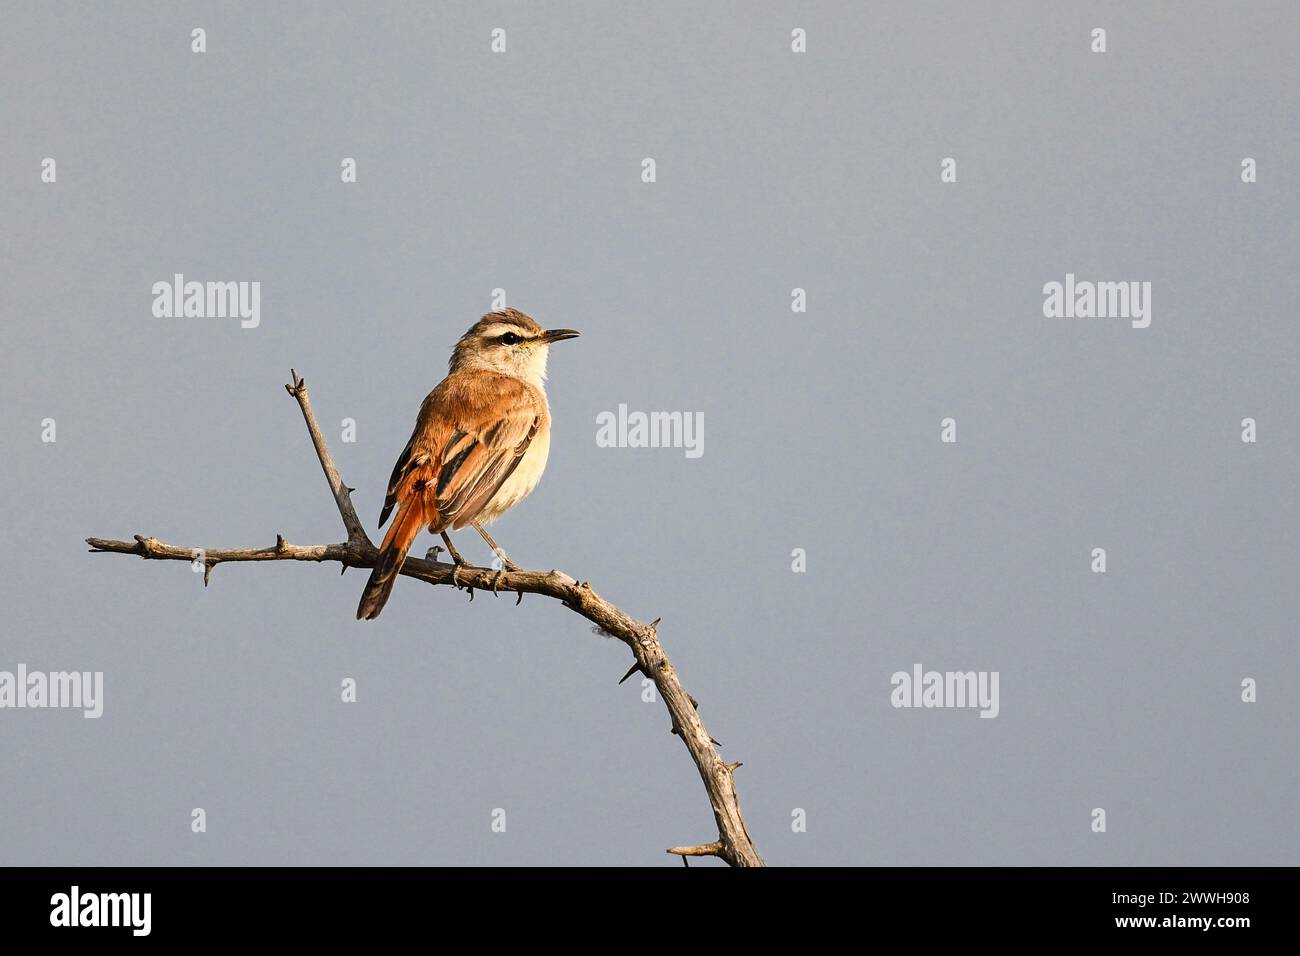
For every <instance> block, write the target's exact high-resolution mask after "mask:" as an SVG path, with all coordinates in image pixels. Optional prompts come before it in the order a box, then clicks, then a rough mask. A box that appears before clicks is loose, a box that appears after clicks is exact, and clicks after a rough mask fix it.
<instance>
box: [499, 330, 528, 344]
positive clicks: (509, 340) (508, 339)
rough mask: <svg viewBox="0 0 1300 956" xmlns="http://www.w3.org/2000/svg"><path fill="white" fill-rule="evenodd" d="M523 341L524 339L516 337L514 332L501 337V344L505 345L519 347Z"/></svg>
mask: <svg viewBox="0 0 1300 956" xmlns="http://www.w3.org/2000/svg"><path fill="white" fill-rule="evenodd" d="M522 341H523V339H521V338H520V337H519V336H517V335H515V333H513V332H507V333H506V334H505V335H503V336H501V342H502V344H504V345H518V344H519V343H520V342H522Z"/></svg>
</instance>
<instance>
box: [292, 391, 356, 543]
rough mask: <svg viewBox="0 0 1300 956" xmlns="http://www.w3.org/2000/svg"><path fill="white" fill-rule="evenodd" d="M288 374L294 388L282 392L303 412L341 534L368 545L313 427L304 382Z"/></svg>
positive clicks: (348, 491) (348, 495) (348, 490)
mask: <svg viewBox="0 0 1300 956" xmlns="http://www.w3.org/2000/svg"><path fill="white" fill-rule="evenodd" d="M289 374H290V375H292V376H293V384H292V385H286V386H285V387H284V390H285V391H286V392H288V393H289V394H290V395H292V396H293V397H294V398H296V399H297V400H298V407H299V408H301V409H302V417H303V420H304V421H305V422H306V423H307V432H308V434H310V435H311V443H312V444H313V445H315V446H316V457H317V458H319V459H320V466H321V469H322V470H323V471H324V472H325V480H326V481H328V482H329V485H330V491H331V492H332V493H333V495H334V503H335V504H337V505H338V508H339V516H340V517H342V518H343V530H344V531H346V532H347V533H348V541H349V542H361V541H364V542H365V543H366V544H370V537H369V536H368V535H367V534H366V529H365V528H364V527H362V525H361V519H360V518H358V517H357V510H356V508H354V507H352V489H351V488H349V487H348V486H347V485H345V484H343V479H342V478H340V477H339V470H338V469H337V468H335V467H334V459H332V458H331V457H330V452H329V448H327V447H326V446H325V437H324V436H323V435H322V434H321V432H320V426H319V425H317V424H316V416H315V415H314V414H312V410H311V402H310V401H308V400H307V380H306V379H304V378H302V377H301V376H299V375H298V370H297V369H294V368H291V369H289Z"/></svg>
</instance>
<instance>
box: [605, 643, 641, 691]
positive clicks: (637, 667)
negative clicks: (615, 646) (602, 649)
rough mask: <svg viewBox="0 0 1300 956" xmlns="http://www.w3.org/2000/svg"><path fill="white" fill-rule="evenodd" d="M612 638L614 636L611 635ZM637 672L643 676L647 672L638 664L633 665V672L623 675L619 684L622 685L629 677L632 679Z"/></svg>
mask: <svg viewBox="0 0 1300 956" xmlns="http://www.w3.org/2000/svg"><path fill="white" fill-rule="evenodd" d="M611 636H612V635H611ZM637 671H641V673H642V674H645V671H644V670H643V669H642V667H641V665H640V664H639V663H637V664H633V665H632V668H631V670H629V671H628V672H627V673H626V674H624V675H623V677H622V679H621V680H619V683H620V684H622V683H623V681H625V680H627V679H628V678H629V677H631V676H632V675H633V674H635V673H636V672H637ZM646 676H647V677H649V676H650V675H649V674H646Z"/></svg>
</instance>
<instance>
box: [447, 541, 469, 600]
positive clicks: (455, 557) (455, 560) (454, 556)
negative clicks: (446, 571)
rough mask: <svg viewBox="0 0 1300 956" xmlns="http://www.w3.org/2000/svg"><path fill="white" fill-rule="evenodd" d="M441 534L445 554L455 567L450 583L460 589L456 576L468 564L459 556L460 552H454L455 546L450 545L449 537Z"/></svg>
mask: <svg viewBox="0 0 1300 956" xmlns="http://www.w3.org/2000/svg"><path fill="white" fill-rule="evenodd" d="M441 534H442V540H443V543H444V544H446V545H447V553H448V554H450V555H451V563H452V564H454V565H455V567H454V568H452V570H451V583H452V584H454V585H455V586H456V587H460V581H459V579H457V577H456V575H457V574H459V573H460V569H461V568H463V567H468V566H469V562H468V561H466V560H465V559H464V558H462V557H461V556H460V552H459V551H457V550H456V546H455V545H454V544H452V543H451V535H449V534H447V532H445V531H443V532H441Z"/></svg>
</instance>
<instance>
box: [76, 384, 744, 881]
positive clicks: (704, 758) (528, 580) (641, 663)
mask: <svg viewBox="0 0 1300 956" xmlns="http://www.w3.org/2000/svg"><path fill="white" fill-rule="evenodd" d="M292 375H293V383H292V384H291V385H286V386H285V389H286V390H287V391H288V392H289V394H290V395H292V396H293V397H294V398H295V399H297V401H298V406H299V407H300V408H301V409H302V416H303V420H304V421H305V422H306V423H307V431H308V433H309V434H310V435H311V440H312V444H313V445H315V446H316V455H317V457H318V458H319V459H320V464H321V469H322V470H323V471H324V472H325V478H326V480H328V482H329V486H330V491H331V493H332V494H333V495H334V501H335V504H336V505H337V506H338V510H339V515H340V517H342V519H343V527H344V530H345V531H346V532H347V540H346V541H344V542H342V543H341V544H313V545H297V544H290V543H289V542H288V541H286V540H285V539H284V538H283V537H282V536H280V535H277V536H276V541H275V544H274V545H272V546H270V547H266V548H235V549H218V548H182V547H176V546H174V545H169V544H164V543H163V542H161V541H159V540H158V539H157V538H148V537H145V536H143V535H138V534H137V535H136V536H135V539H134V540H133V541H115V540H111V539H107V538H87V539H86V543H87V544H89V545H90V550H91V551H92V552H111V553H115V554H135V555H139V556H140V557H142V558H146V559H154V560H167V561H190V562H198V561H200V560H201V561H202V562H203V565H204V568H203V571H204V573H203V583H204V584H205V585H206V584H207V583H208V579H209V577H210V576H211V574H212V569H213V568H215V567H216V566H217V565H218V564H225V563H227V562H236V561H317V562H320V561H337V562H339V563H340V564H341V565H343V570H347V569H348V568H372V567H374V564H375V560H376V558H377V557H378V556H379V549H378V548H376V547H375V545H374V543H373V542H371V540H370V538H369V536H368V535H367V534H366V532H365V529H364V528H363V527H362V524H361V521H360V519H359V518H358V517H357V513H356V509H355V508H353V506H352V498H351V492H352V489H351V488H349V487H347V485H345V484H344V483H343V479H342V478H340V477H339V473H338V469H337V468H335V467H334V461H333V459H331V458H330V453H329V449H328V448H327V447H326V445H325V439H324V437H322V435H321V431H320V428H319V426H318V425H317V424H316V416H315V415H314V414H313V413H312V410H311V403H310V402H309V401H308V400H307V383H306V382H305V381H304V380H303V379H302V378H300V377H299V375H298V372H297V371H296V370H292ZM430 553H431V554H433V553H435V552H434V551H433V549H430ZM402 574H405V575H407V576H408V577H412V578H417V579H419V580H421V581H424V582H426V583H428V584H450V585H453V586H455V587H465V588H469V589H470V590H469V594H470V598H471V600H472V599H473V596H474V589H475V588H478V589H480V590H488V591H493V592H497V591H513V592H515V593H516V594H518V595H519V598H518V599H519V600H522V598H523V595H524V594H542V595H545V596H546V597H551V598H555V599H556V600H557V601H559V602H560V603H562V604H563V605H564V606H565V607H567V608H569V609H570V610H572V611H575V612H577V613H578V614H581V615H582V616H583V617H585V618H586V619H587V620H588V621H591V622H592V624H594V625H596V627H597V628H599V629H600V630H601V631H602V632H604V633H606V634H609V635H611V636H613V637H616V638H618V639H619V640H620V641H622V642H623V643H624V644H626V645H627V646H628V648H629V649H630V650H631V651H632V654H633V656H634V657H635V658H636V664H635V665H634V666H633V668H632V669H631V670H630V671H628V675H627V676H630V675H631V674H633V673H635V672H637V671H640V672H641V673H643V674H645V675H646V676H648V677H649V678H650V679H651V680H653V681H654V683H655V686H656V687H657V688H658V690H659V695H660V696H661V697H662V698H663V700H664V704H665V705H666V706H667V707H668V713H669V714H670V715H671V717H672V721H673V725H672V732H673V733H674V734H676V735H677V736H679V737H680V738H681V740H682V742H683V743H684V744H686V749H687V750H688V751H689V752H690V755H691V759H692V760H694V761H695V766H696V769H698V770H699V773H700V779H701V780H703V781H704V789H705V790H706V791H707V792H708V795H709V803H710V804H712V806H713V817H714V819H715V820H716V821H717V825H718V839H717V840H715V841H713V842H711V843H704V844H699V845H696V846H677V847H672V848H671V849H669V850H668V852H669V853H672V854H676V855H677V856H680V857H682V862H683V863H685V862H686V858H687V857H691V856H716V857H720V858H721V859H723V860H725V861H726V862H727V863H729V864H731V865H732V866H764V865H765V864H764V863H763V860H762V858H761V857H760V856H759V855H758V851H757V850H755V849H754V844H753V842H752V841H751V840H750V838H749V833H748V832H746V830H745V821H744V819H743V818H742V817H741V815H740V801H739V798H738V796H737V794H736V783H735V780H734V777H733V775H734V772H735V770H736V768H737V767H739V766H740V764H739V763H731V764H728V763H725V762H723V760H722V757H721V755H719V753H718V751H717V748H716V741H714V740H713V738H712V737H710V736H709V732H708V731H707V730H705V729H704V724H703V722H702V721H701V720H700V715H699V712H698V710H697V708H698V704H697V702H696V701H695V699H694V698H693V697H691V695H690V694H688V693H687V692H686V689H685V688H684V687H683V686H682V683H681V681H680V680H679V679H678V676H677V671H676V670H674V668H673V666H672V664H671V663H670V662H669V660H668V655H667V654H665V653H664V649H663V646H662V645H661V644H660V643H659V638H658V635H657V633H656V625H658V623H659V621H658V620H655V621H653V622H652V623H650V624H643V623H642V622H640V621H638V620H636V619H635V618H632V617H630V616H629V615H627V614H625V613H624V612H623V611H621V610H619V609H618V608H617V607H615V606H614V605H613V604H611V603H609V602H608V601H606V600H605V599H604V598H602V597H601V596H600V595H599V594H597V593H596V592H595V591H594V590H592V588H591V585H590V584H588V583H587V582H586V581H583V582H581V583H580V582H578V581H576V580H575V579H574V578H571V577H570V576H569V575H567V574H565V573H564V572H563V571H554V570H552V571H495V570H493V569H491V568H475V567H462V568H459V569H458V568H456V567H455V566H454V565H451V564H444V563H442V562H439V561H435V560H430V559H429V558H427V557H426V558H415V557H408V558H407V559H406V562H405V563H404V564H403V565H402ZM624 679H625V680H626V676H625V677H624Z"/></svg>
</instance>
